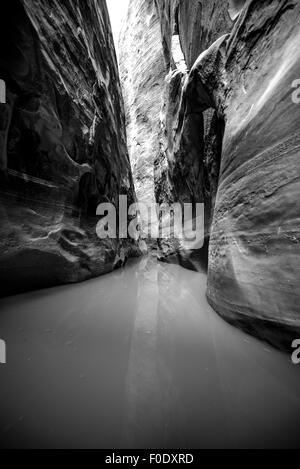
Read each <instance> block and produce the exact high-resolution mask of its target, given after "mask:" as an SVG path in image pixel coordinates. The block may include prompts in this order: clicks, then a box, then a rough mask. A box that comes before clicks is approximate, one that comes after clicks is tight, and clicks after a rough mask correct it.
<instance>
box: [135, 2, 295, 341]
mask: <svg viewBox="0 0 300 469" xmlns="http://www.w3.org/2000/svg"><path fill="white" fill-rule="evenodd" d="M155 3H156V8H157V11H158V15H159V17H160V24H161V49H162V51H163V54H164V59H165V64H166V75H167V79H166V84H165V90H164V98H163V102H162V114H161V122H160V131H159V134H158V139H159V141H160V150H159V153H158V155H157V157H156V159H155V192H156V199H157V201H158V202H174V201H180V202H185V201H189V202H191V201H192V202H194V203H196V202H204V204H205V214H206V216H205V237H206V243H205V246H204V249H203V250H202V251H200V252H202V254H203V255H204V258H205V249H208V245H209V253H208V254H207V256H208V298H209V301H210V303H211V304H212V306H213V307H214V308H215V310H216V311H218V312H219V313H220V314H221V315H222V316H224V317H225V318H226V319H227V320H229V321H230V322H232V323H234V324H236V325H240V326H241V327H243V328H245V329H247V330H248V331H250V332H253V333H255V334H256V335H259V336H260V337H261V338H263V339H266V340H268V341H269V342H271V343H273V344H274V345H276V346H280V347H283V348H288V349H290V346H291V341H292V340H293V339H295V338H297V337H299V333H300V316H299V313H300V308H299V304H300V298H299V291H298V290H299V289H298V286H299V283H300V270H299V264H300V263H299V261H300V249H299V246H300V239H299V220H300V208H299V204H298V198H299V196H300V166H299V161H300V159H299V158H300V155H299V122H300V119H299V118H300V116H299V113H300V106H299V105H297V104H295V102H297V100H296V101H295V100H294V101H295V102H293V100H292V93H293V91H294V89H293V88H292V84H293V82H294V81H295V80H297V79H299V78H300V52H299V48H298V47H297V46H296V44H299V39H300V38H299V21H300V5H299V2H298V1H297V0H264V1H260V0H250V1H247V2H246V1H243V0H231V1H229V2H223V1H212V2H205V1H192V0H190V1H188V2H187V1H184V0H176V1H171V0H159V1H156V2H155ZM140 44H141V42H140ZM175 44H177V47H178V45H179V44H180V45H181V51H182V53H183V56H184V59H185V66H186V67H182V61H181V62H180V63H179V61H178V59H176V57H175V55H177V54H176V53H175V52H176V51H175V46H174V45H175ZM173 252H176V253H177V256H179V260H180V262H182V263H183V264H184V265H186V266H188V267H191V268H199V264H198V261H197V260H196V259H194V257H197V256H196V254H195V252H185V251H184V250H183V249H182V246H178V245H176V244H174V243H173V244H172V243H166V242H165V243H163V245H162V254H161V255H162V256H163V258H166V256H169V255H170V254H172V253H173ZM200 257H201V254H200Z"/></svg>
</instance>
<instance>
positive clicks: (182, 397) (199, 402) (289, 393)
mask: <svg viewBox="0 0 300 469" xmlns="http://www.w3.org/2000/svg"><path fill="white" fill-rule="evenodd" d="M205 290H206V275H205V274H204V273H195V272H191V271H187V270H184V269H182V268H180V267H178V266H175V265H167V264H157V263H156V261H154V260H153V259H150V258H149V259H143V260H141V261H138V262H136V261H135V262H132V263H130V264H129V265H128V266H127V267H126V268H125V269H123V270H119V271H117V272H114V273H112V274H110V275H107V276H104V277H101V278H99V279H96V280H91V281H89V282H86V283H83V284H80V285H74V286H67V287H60V288H55V289H51V290H45V291H42V292H35V293H30V294H27V295H22V296H18V297H14V298H9V299H5V300H2V301H1V302H0V310H1V316H0V336H1V339H5V340H6V343H7V365H5V366H1V367H0V442H1V443H0V445H1V446H3V447H8V446H17V447H50V448H51V447H68V448H70V447H78V448H88V447H92V448H95V447H98V448H124V447H130V448H142V447H143V448H154V447H155V448H165V449H167V448H182V449H184V448H187V449H188V448H203V447H204V448H209V447H272V446H273V447H274V446H275V447H276V446H279V447H284V446H297V445H298V442H299V440H300V438H299V436H298V428H299V424H300V369H298V368H297V367H296V366H294V365H292V363H291V360H290V357H288V356H287V355H283V354H281V353H280V352H277V351H275V350H273V349H270V348H269V347H268V346H266V345H265V344H264V343H262V342H259V341H257V340H256V339H254V338H252V337H249V336H247V335H246V334H244V333H242V332H240V331H239V330H237V329H234V328H232V327H231V326H230V325H228V324H226V323H225V322H224V321H223V320H222V319H221V318H219V316H217V315H216V314H215V313H214V312H213V311H212V309H211V308H210V307H209V305H208V304H207V302H206V298H205Z"/></svg>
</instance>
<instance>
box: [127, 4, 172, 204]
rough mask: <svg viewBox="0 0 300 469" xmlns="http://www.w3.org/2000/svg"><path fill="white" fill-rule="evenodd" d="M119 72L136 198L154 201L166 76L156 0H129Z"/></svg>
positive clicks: (148, 201)
mask: <svg viewBox="0 0 300 469" xmlns="http://www.w3.org/2000/svg"><path fill="white" fill-rule="evenodd" d="M119 48H120V58H119V62H120V75H121V83H122V88H123V96H124V101H125V110H126V128H127V137H128V151H129V156H130V160H131V164H132V170H133V178H134V182H135V189H136V194H137V198H138V200H139V201H140V202H143V203H145V204H149V203H150V204H151V203H153V202H154V201H155V195H154V193H155V189H154V159H155V156H156V154H157V153H158V149H159V142H158V138H157V133H158V128H159V116H160V110H161V103H162V99H163V92H164V80H165V76H166V72H165V63H164V55H163V51H162V47H161V35H160V21H159V17H158V15H157V11H156V8H155V4H154V2H153V0H130V2H129V8H128V14H127V18H126V21H125V22H124V25H123V28H122V31H121V34H120V43H119Z"/></svg>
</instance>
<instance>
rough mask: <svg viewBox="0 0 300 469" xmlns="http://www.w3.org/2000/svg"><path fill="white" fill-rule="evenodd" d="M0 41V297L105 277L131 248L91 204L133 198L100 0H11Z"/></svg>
mask: <svg viewBox="0 0 300 469" xmlns="http://www.w3.org/2000/svg"><path fill="white" fill-rule="evenodd" d="M0 35H1V41H0V48H1V54H0V78H2V79H3V80H5V82H6V86H7V104H2V105H0V113H1V119H0V122H1V129H0V164H1V172H0V177H1V193H0V211H1V228H0V253H1V254H0V288H1V294H2V295H3V294H9V293H14V292H19V291H24V290H27V289H32V288H40V287H46V286H50V285H56V284H60V283H67V282H76V281H80V280H84V279H87V278H90V277H92V276H96V275H99V274H102V273H105V272H107V271H110V270H112V269H113V268H114V267H116V266H118V265H121V264H122V263H123V262H124V261H125V259H126V257H127V256H128V255H130V253H131V251H132V249H133V246H132V244H131V243H130V242H127V241H124V242H123V241H120V242H119V241H117V240H107V241H100V240H99V239H98V238H97V236H96V224H97V221H98V220H99V218H96V207H97V205H98V204H99V203H100V202H108V201H111V202H114V203H116V202H117V201H118V195H119V194H126V195H128V201H129V203H130V202H133V201H134V198H135V195H134V188H133V182H132V175H131V169H130V163H129V158H128V153H127V147H126V134H125V117H124V109H123V101H122V97H121V87H120V82H119V76H118V68H117V61H116V55H115V51H114V45H113V39H112V34H111V28H110V22H109V17H108V12H107V8H106V4H105V1H102V0H101V1H100V0H97V1H92V0H87V1H84V2H82V1H79V0H72V1H71V0H70V1H69V0H66V1H64V2H59V1H50V0H38V1H37V0H24V1H23V2H21V1H18V0H13V1H10V2H9V6H7V7H6V10H5V13H4V12H3V22H2V28H1V33H0Z"/></svg>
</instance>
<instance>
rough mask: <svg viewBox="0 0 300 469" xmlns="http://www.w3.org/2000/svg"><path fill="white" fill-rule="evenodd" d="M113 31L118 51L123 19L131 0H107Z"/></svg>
mask: <svg viewBox="0 0 300 469" xmlns="http://www.w3.org/2000/svg"><path fill="white" fill-rule="evenodd" d="M106 3H107V8H108V12H109V16H110V21H111V27H112V31H113V36H114V41H115V47H116V50H117V53H118V43H119V35H120V31H121V25H122V21H123V19H124V18H125V16H126V13H127V10H128V4H129V0H106Z"/></svg>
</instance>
